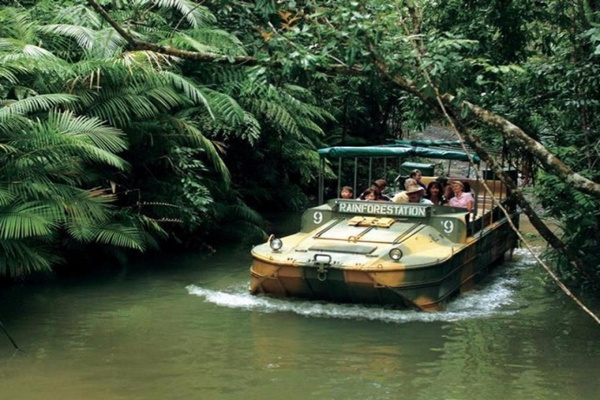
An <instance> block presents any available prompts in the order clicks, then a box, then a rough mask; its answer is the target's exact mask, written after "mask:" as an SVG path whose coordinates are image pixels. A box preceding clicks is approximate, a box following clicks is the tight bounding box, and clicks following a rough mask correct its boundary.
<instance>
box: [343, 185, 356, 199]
mask: <svg viewBox="0 0 600 400" xmlns="http://www.w3.org/2000/svg"><path fill="white" fill-rule="evenodd" d="M340 198H342V199H352V198H354V189H352V188H351V187H350V186H344V187H342V190H341V191H340Z"/></svg>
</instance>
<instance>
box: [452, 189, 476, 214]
mask: <svg viewBox="0 0 600 400" xmlns="http://www.w3.org/2000/svg"><path fill="white" fill-rule="evenodd" d="M451 185H452V190H453V191H454V197H452V198H451V199H450V200H448V205H449V206H452V207H462V208H466V209H467V210H468V211H469V212H473V204H474V203H475V200H474V199H473V195H472V194H471V193H470V192H465V191H464V190H465V185H464V184H463V183H462V182H461V181H454V182H452V183H451Z"/></svg>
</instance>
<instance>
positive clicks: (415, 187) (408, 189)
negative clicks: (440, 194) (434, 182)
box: [406, 183, 425, 194]
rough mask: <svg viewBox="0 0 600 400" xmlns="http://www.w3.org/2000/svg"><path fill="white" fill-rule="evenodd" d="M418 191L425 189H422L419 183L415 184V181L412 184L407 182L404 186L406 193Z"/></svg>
mask: <svg viewBox="0 0 600 400" xmlns="http://www.w3.org/2000/svg"><path fill="white" fill-rule="evenodd" d="M420 191H425V189H423V187H422V186H420V185H418V184H416V183H414V184H409V185H408V186H407V187H406V194H409V193H415V192H420Z"/></svg>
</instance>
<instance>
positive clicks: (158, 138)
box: [0, 0, 600, 286]
mask: <svg viewBox="0 0 600 400" xmlns="http://www.w3.org/2000/svg"><path fill="white" fill-rule="evenodd" d="M97 3H98V4H99V5H101V6H104V7H105V9H106V11H107V13H108V14H109V15H110V17H111V18H112V19H114V20H115V21H116V23H118V24H119V25H120V26H121V27H123V29H125V30H126V32H127V34H128V35H131V37H133V38H134V39H136V40H141V41H144V42H146V43H151V44H154V45H158V46H170V48H172V49H176V50H181V51H188V52H194V53H195V54H201V55H204V56H206V57H205V58H203V60H204V61H199V60H198V59H193V58H191V57H183V56H182V57H176V56H174V55H173V54H171V53H169V52H164V51H151V50H147V49H143V48H139V47H136V46H134V45H132V42H131V41H128V40H126V39H127V38H125V37H123V36H122V35H119V34H118V33H117V32H116V31H115V29H114V27H113V26H110V25H109V24H108V23H107V21H106V19H105V18H102V17H101V16H100V15H99V14H98V13H97V12H96V11H95V10H94V9H92V8H90V7H89V5H88V2H87V1H83V0H63V1H50V0H40V1H21V2H16V1H2V2H0V4H3V6H4V7H2V8H1V9H0V152H1V154H2V159H3V162H2V167H1V168H0V185H1V186H0V247H1V248H2V251H1V254H0V257H1V259H0V274H1V275H4V276H9V277H15V276H20V275H26V274H28V273H30V272H32V271H37V270H51V269H52V268H53V267H54V266H56V265H59V264H60V263H64V260H65V254H68V253H71V254H72V253H73V252H74V251H75V252H81V253H85V252H86V251H91V250H92V249H95V250H94V251H96V250H98V249H101V251H102V252H103V253H105V254H107V255H111V256H113V257H116V259H119V260H125V259H126V256H127V255H129V254H133V253H137V252H144V251H148V249H151V248H156V247H157V246H158V245H159V244H160V245H161V246H162V247H163V248H165V247H168V246H188V247H191V246H194V247H195V246H202V245H206V244H211V242H213V241H216V240H222V239H223V238H226V239H227V240H242V239H245V240H249V241H250V242H252V241H256V240H259V238H260V237H261V236H262V235H264V232H263V231H262V229H261V227H262V220H261V218H260V215H259V214H258V212H257V211H262V210H267V209H268V210H273V209H280V210H285V209H301V208H302V207H305V206H306V204H307V195H309V194H311V193H314V191H315V183H316V178H317V167H318V164H319V160H318V158H317V155H316V153H315V151H314V150H315V149H316V148H318V147H321V146H325V145H333V144H373V143H382V142H385V141H386V140H388V139H394V138H402V137H405V136H406V135H407V134H408V133H409V132H411V131H413V130H415V129H423V128H424V127H425V126H427V125H429V124H431V123H434V122H438V121H439V120H440V114H439V113H437V112H436V109H435V100H436V95H437V93H451V94H452V95H453V96H454V97H453V100H452V101H453V103H452V104H459V103H460V102H461V101H468V102H470V103H473V104H476V105H477V106H479V107H482V108H484V109H487V110H490V111H493V112H494V113H496V114H497V115H501V116H502V117H503V118H505V119H506V120H507V121H510V122H512V123H513V124H515V125H516V126H518V127H519V128H520V129H521V130H522V131H523V132H525V133H526V134H527V135H528V136H529V137H531V138H533V139H535V140H537V141H538V142H540V143H541V144H542V145H543V146H544V147H545V149H547V150H549V151H550V152H551V153H552V154H554V155H555V156H557V157H558V158H559V159H560V160H561V161H562V162H563V163H565V164H566V165H567V166H568V167H570V168H571V169H572V170H573V171H575V172H577V173H578V174H579V175H581V176H582V177H584V178H586V179H588V180H590V181H592V182H599V177H598V174H599V172H598V171H599V170H600V166H599V165H598V147H599V143H600V136H599V133H598V132H600V129H598V124H599V121H598V117H597V115H598V113H597V108H598V106H599V105H600V103H599V100H598V99H599V98H600V96H599V93H598V92H599V90H600V81H599V79H598V76H600V75H599V74H598V54H600V50H598V49H600V43H599V42H600V33H599V31H598V28H597V22H598V12H599V6H598V3H597V2H595V1H591V0H590V1H585V0H577V1H571V0H569V1H567V0H524V1H510V0H509V1H504V0H502V1H500V0H497V1H496V0H494V1H484V0H470V1H463V0H449V1H444V2H439V1H434V0H410V1H409V0H407V1H383V0H379V1H377V0H372V1H346V0H340V1H271V0H261V1H256V2H250V1H241V0H233V1H225V0H212V1H205V2H198V1H192V0H134V1H97ZM188 54H189V53H188ZM382 65H385V66H386V68H387V70H386V71H385V73H384V72H382V71H383V70H382V67H381V66H382ZM390 77H401V79H402V82H404V83H407V85H406V86H405V89H406V88H414V91H413V92H411V91H410V90H401V89H400V88H399V86H398V85H394V82H390V79H389V78H390ZM396 83H397V82H396ZM424 103H425V104H424ZM452 104H450V105H452ZM432 105H433V106H432ZM459 109H460V108H458V107H457V110H459ZM451 111H452V112H454V110H451ZM460 112H461V113H464V114H465V115H462V114H460V115H459V114H458V113H456V114H455V115H454V117H455V118H456V120H458V121H461V123H462V124H463V128H464V129H466V130H468V131H469V132H471V133H472V134H473V135H474V136H475V137H476V138H478V139H480V140H481V141H482V142H484V143H485V144H486V145H487V146H488V147H491V148H496V149H504V150H505V151H507V152H509V153H510V154H511V157H512V159H513V160H519V161H520V162H521V164H522V165H524V168H523V170H522V171H521V172H522V177H523V179H524V180H525V181H527V182H530V183H532V182H535V186H534V187H533V189H528V190H531V191H532V192H533V194H534V195H535V196H537V198H538V199H539V201H538V202H539V204H541V205H542V207H543V211H544V212H545V213H546V214H547V215H548V216H551V217H553V218H556V219H558V220H560V221H561V223H562V224H563V227H564V232H565V235H564V237H563V238H562V240H563V242H564V243H565V244H566V246H567V248H568V249H569V250H570V251H571V252H572V253H576V254H578V257H580V259H581V264H582V265H585V266H586V267H585V268H586V270H585V271H581V270H577V269H575V268H573V267H572V266H571V264H569V263H567V262H564V260H560V259H559V260H558V262H557V266H560V269H561V271H562V272H563V275H564V276H566V277H569V278H572V281H571V282H572V283H585V284H589V285H592V286H593V285H595V284H596V283H595V282H597V281H600V266H599V265H598V261H597V260H598V259H600V243H598V240H599V239H598V238H600V235H598V229H599V228H598V227H599V226H600V219H599V218H598V215H599V214H600V205H599V204H600V203H599V202H598V200H597V199H596V198H594V197H593V196H592V195H590V194H589V192H588V193H584V192H582V191H578V190H574V183H573V182H569V181H568V180H565V179H564V178H561V177H559V176H558V175H557V174H556V173H555V172H554V171H552V170H550V169H549V168H548V167H547V166H545V165H544V164H542V163H540V161H539V158H536V157H535V156H534V155H533V154H532V153H531V152H530V151H529V150H528V149H526V148H524V147H523V146H516V145H514V144H511V143H510V141H508V140H507V138H506V137H505V136H504V135H502V133H501V132H499V131H498V129H495V128H494V127H492V126H490V125H489V124H485V123H482V121H481V120H479V121H478V120H476V119H469V118H468V115H466V113H467V112H466V111H464V109H463V111H460ZM330 173H331V172H330ZM583 277H585V279H582V278H583Z"/></svg>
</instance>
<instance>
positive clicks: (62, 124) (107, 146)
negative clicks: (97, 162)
mask: <svg viewBox="0 0 600 400" xmlns="http://www.w3.org/2000/svg"><path fill="white" fill-rule="evenodd" d="M47 124H48V125H49V126H51V127H53V128H54V129H56V131H57V132H61V133H63V134H66V135H70V136H72V137H73V138H77V139H82V140H83V141H84V142H86V143H89V144H92V145H94V146H96V147H98V148H99V149H102V150H106V151H109V152H111V153H118V152H121V151H123V150H125V149H126V148H127V142H126V141H125V139H124V137H125V134H124V133H123V132H122V131H121V130H119V129H117V128H113V127H111V126H106V125H104V124H103V123H102V122H101V121H100V120H99V119H97V118H87V117H84V116H77V117H76V116H74V115H73V113H72V112H63V113H59V112H50V114H49V115H48V120H47Z"/></svg>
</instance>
